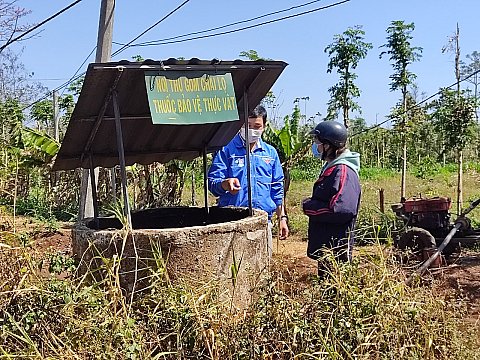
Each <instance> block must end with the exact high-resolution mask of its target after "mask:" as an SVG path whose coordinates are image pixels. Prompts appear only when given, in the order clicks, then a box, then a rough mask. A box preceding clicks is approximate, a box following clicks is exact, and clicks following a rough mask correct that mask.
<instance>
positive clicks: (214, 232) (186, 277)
mask: <svg viewBox="0 0 480 360" xmlns="http://www.w3.org/2000/svg"><path fill="white" fill-rule="evenodd" d="M98 220H99V221H98V226H95V225H94V224H95V223H94V221H93V220H92V219H86V220H85V221H84V222H81V223H79V224H77V226H76V227H75V228H74V229H73V231H72V244H73V252H74V256H75V257H76V258H77V259H78V260H79V264H80V266H79V274H80V275H83V274H86V273H90V274H92V275H93V276H94V277H95V278H97V280H99V279H102V278H104V277H105V274H106V270H105V264H111V263H112V261H111V259H121V261H120V266H119V274H120V276H119V278H120V285H121V287H122V288H123V289H124V290H125V292H126V293H131V292H132V291H135V292H140V291H142V290H144V289H147V288H148V287H149V285H150V283H151V280H152V273H153V272H152V270H154V269H157V270H160V272H162V271H164V274H167V276H168V279H169V280H170V281H172V282H174V283H175V282H179V281H180V282H181V281H186V282H187V283H190V284H198V283H200V284H203V283H206V282H208V281H211V280H214V283H215V282H216V283H217V284H218V285H219V286H220V287H221V289H222V292H223V293H224V294H223V295H230V296H233V294H234V302H235V303H236V304H246V303H248V302H249V300H250V299H251V295H252V291H253V289H254V288H255V285H256V283H257V282H258V279H259V277H260V276H259V275H260V274H261V273H262V272H263V271H264V270H265V269H266V268H267V265H268V260H269V259H268V251H267V229H268V220H267V214H266V213H265V212H264V211H261V210H254V213H253V216H248V210H247V209H244V208H233V207H226V208H219V207H212V208H210V209H209V214H208V216H207V215H206V211H205V209H204V208H196V207H172V208H158V209H148V210H142V211H138V212H135V213H132V227H133V230H132V231H130V232H128V233H127V232H126V231H122V230H121V228H122V224H121V223H120V221H119V220H118V219H115V218H99V219H98ZM234 263H235V264H237V265H236V266H237V269H238V274H237V276H236V277H235V281H232V264H234ZM159 268H162V269H159ZM157 274H158V272H157ZM234 282H235V289H233V283H234ZM223 290H225V291H223Z"/></svg>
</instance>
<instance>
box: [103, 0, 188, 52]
mask: <svg viewBox="0 0 480 360" xmlns="http://www.w3.org/2000/svg"><path fill="white" fill-rule="evenodd" d="M189 1H190V0H185V1H184V2H183V3H181V4H180V5H178V6H177V7H176V8H175V9H173V10H172V11H170V12H169V13H168V14H167V15H165V16H164V17H163V18H161V19H160V20H158V21H157V22H156V23H155V24H153V25H152V26H150V27H149V28H147V29H145V30H144V31H143V32H141V33H140V34H139V35H137V36H136V37H135V38H134V39H132V40H130V41H129V42H128V43H126V44H125V45H123V46H122V47H121V48H120V49H118V50H117V51H115V52H114V53H113V54H112V57H114V56H115V55H118V54H120V53H121V52H122V51H123V50H125V49H126V48H128V47H129V46H130V44H131V43H133V42H134V41H135V40H138V39H139V38H140V37H142V36H143V35H145V34H146V33H147V32H149V31H150V30H152V29H153V28H154V27H155V26H157V25H158V24H160V23H161V22H163V21H164V20H166V19H167V18H169V17H170V16H171V15H172V14H174V13H175V12H177V11H178V10H180V8H182V7H183V6H184V5H185V4H187V3H188V2H189Z"/></svg>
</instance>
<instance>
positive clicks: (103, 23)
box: [78, 0, 115, 220]
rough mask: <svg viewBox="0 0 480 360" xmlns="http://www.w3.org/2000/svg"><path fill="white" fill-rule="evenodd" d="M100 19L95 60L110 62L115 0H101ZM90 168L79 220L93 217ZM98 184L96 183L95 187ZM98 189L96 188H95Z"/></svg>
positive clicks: (85, 171)
mask: <svg viewBox="0 0 480 360" xmlns="http://www.w3.org/2000/svg"><path fill="white" fill-rule="evenodd" d="M101 1H102V3H101V6H100V20H99V22H98V37H97V53H96V56H95V62H97V63H101V62H108V61H110V59H111V57H112V38H113V14H114V10H115V0H101ZM90 179H91V177H90V170H88V169H83V171H82V183H81V188H80V200H79V211H78V220H82V219H84V218H87V217H93V196H92V184H91V182H90ZM95 179H97V181H98V169H95ZM96 187H97V184H95V188H96ZM95 191H96V190H95Z"/></svg>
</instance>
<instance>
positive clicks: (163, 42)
mask: <svg viewBox="0 0 480 360" xmlns="http://www.w3.org/2000/svg"><path fill="white" fill-rule="evenodd" d="M349 1H350V0H343V1H339V2H336V3H333V4H329V5H326V6H322V7H318V8H315V9H312V10H308V11H304V12H300V13H297V14H293V15H288V16H284V17H281V18H278V19H273V20H269V21H265V22H262V23H259V24H254V25H249V26H245V27H242V28H238V29H233V30H228V31H222V32H218V33H215V34H210V35H202V36H194V37H191V38H187V39H181V40H173V41H163V40H154V41H151V42H150V43H148V44H144V45H142V44H138V45H135V46H158V45H168V44H176V43H182V42H186V41H192V40H198V39H205V38H210V37H215V36H220V35H226V34H232V33H235V32H239V31H243V30H248V29H253V28H255V27H259V26H263V25H268V24H272V23H275V22H278V21H282V20H287V19H291V18H294V17H298V16H303V15H307V14H311V13H314V12H317V11H320V10H325V9H328V8H331V7H334V6H338V5H341V4H344V3H347V2H349Z"/></svg>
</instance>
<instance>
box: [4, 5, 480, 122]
mask: <svg viewBox="0 0 480 360" xmlns="http://www.w3.org/2000/svg"><path fill="white" fill-rule="evenodd" d="M72 2H73V0H55V1H52V0H50V1H45V0H43V1H40V0H18V2H17V5H18V6H22V7H25V8H27V9H30V10H31V11H32V13H31V14H30V15H29V16H28V18H27V19H26V20H28V21H29V22H40V21H42V20H44V19H45V18H47V17H48V16H50V15H52V14H53V13H55V12H56V11H58V10H60V9H62V8H63V7H65V6H67V5H69V4H70V3H72ZM100 2H101V1H100V0H83V1H82V2H80V3H79V4H78V5H76V6H75V7H73V8H72V9H70V10H69V11H68V12H66V13H64V14H62V15H60V16H59V17H58V18H56V19H54V20H52V21H51V22H49V23H47V24H46V25H45V26H44V27H43V28H42V29H43V31H42V32H41V33H40V34H39V35H38V36H37V37H35V38H32V39H29V40H27V41H23V42H21V43H19V44H15V45H12V46H11V47H10V48H12V49H13V50H15V51H19V50H21V49H22V48H23V54H22V57H21V60H22V62H23V63H24V65H25V66H26V68H27V69H28V70H29V71H31V72H33V73H34V78H36V79H59V80H41V82H42V83H43V84H44V85H45V86H47V87H48V88H49V89H53V88H55V87H56V86H58V85H60V84H62V83H63V82H64V81H66V80H67V79H68V78H70V77H71V76H72V75H73V74H74V72H75V71H76V70H77V68H78V67H79V66H80V64H81V63H82V62H83V61H84V59H85V57H86V56H87V55H88V54H89V53H90V52H91V50H92V49H93V47H94V46H95V44H96V39H97V27H98V17H99V10H100ZM182 2H183V0H179V1H154V0H150V1H147V0H120V1H117V4H116V10H115V11H116V12H115V22H114V35H113V38H114V41H116V42H119V43H126V42H128V41H130V40H131V39H133V38H134V37H136V36H137V35H138V34H140V33H141V32H142V31H143V30H145V29H146V28H147V27H149V26H150V25H152V24H154V23H155V22H156V21H158V20H159V19H160V18H162V17H163V16H164V15H165V14H167V13H168V12H169V11H171V10H173V9H174V8H175V7H177V6H178V5H179V4H181V3H182ZM306 2H308V1H307V0H277V1H260V0H256V1H253V0H243V1H231V0H208V1H207V0H203V1H202V0H190V1H189V2H188V3H187V4H186V5H185V6H183V7H182V8H181V9H180V10H179V11H178V12H176V13H175V14H173V15H172V16H171V17H169V18H168V19H167V20H166V21H164V22H162V23H161V24H159V25H158V26H157V27H155V28H154V29H153V30H151V31H150V32H148V33H147V34H146V35H144V36H143V37H141V38H140V39H139V40H138V41H139V42H143V41H150V40H157V39H162V38H166V37H171V36H176V35H180V34H184V33H189V32H194V31H200V30H205V29H208V28H211V27H215V26H221V25H224V24H228V23H231V22H235V21H239V20H245V19H249V18H252V17H255V16H259V15H262V14H266V13H269V12H273V11H276V10H281V9H285V8H289V7H291V6H296V5H300V4H303V3H306ZM335 2H336V1H335V0H329V1H326V0H325V1H324V0H322V1H319V2H316V3H314V4H311V5H310V6H307V7H303V8H300V9H296V10H293V11H290V12H288V13H283V14H280V15H275V16H272V17H268V18H265V19H264V21H268V20H271V19H274V18H278V17H281V16H285V15H290V14H294V13H297V12H300V11H305V10H310V9H315V8H318V7H320V6H325V5H328V4H333V3H335ZM478 10H480V2H479V1H478V0H351V1H349V2H347V3H344V4H342V5H339V6H336V7H333V8H329V9H326V10H321V11H317V12H314V13H311V14H307V15H304V16H300V17H296V18H293V19H288V20H284V21H280V22H276V23H273V24H266V25H264V26H260V27H256V28H254V29H249V30H245V31H240V32H237V33H233V34H228V35H223V36H217V37H212V38H208V39H200V40H194V41H189V42H183V43H178V44H169V45H161V46H151V47H135V48H129V49H127V50H125V51H124V52H122V53H121V54H120V55H119V56H117V57H115V58H113V60H115V61H116V60H122V59H128V60H131V57H132V56H134V55H137V54H139V55H142V56H143V57H144V58H151V59H156V60H160V59H167V58H170V57H180V56H181V57H185V58H187V59H188V58H191V57H197V58H200V59H212V58H219V59H223V60H233V59H237V58H239V53H240V52H241V51H244V50H250V49H254V50H256V51H257V52H258V53H259V55H260V56H263V57H267V58H271V59H274V60H283V61H285V62H287V63H289V66H287V68H286V69H285V71H284V72H283V74H282V75H281V77H280V78H279V80H278V81H277V83H276V84H275V86H274V88H273V91H274V93H275V94H276V95H277V97H278V99H279V100H278V104H279V108H278V110H277V111H278V112H277V116H283V115H286V114H288V113H291V111H292V108H293V101H294V99H295V98H297V97H300V98H301V97H309V100H303V101H301V102H300V105H301V109H302V112H304V111H305V109H306V113H307V117H310V116H313V115H314V114H316V113H317V112H320V113H321V114H325V113H326V103H327V101H328V99H329V94H328V88H329V87H331V86H332V85H333V84H335V83H336V82H337V76H336V75H335V74H327V72H326V69H327V63H328V57H327V54H326V53H324V49H325V47H326V46H327V45H328V44H330V43H331V42H332V40H333V36H334V35H335V34H339V33H342V32H343V31H345V30H346V29H347V28H348V27H349V26H354V25H362V26H363V30H365V32H366V38H365V39H366V41H368V42H371V43H372V44H373V46H374V48H373V49H372V50H371V51H370V52H369V54H368V56H367V58H366V59H365V60H363V61H362V62H361V63H360V65H359V67H358V68H357V74H358V80H357V85H358V86H359V87H360V89H361V91H362V95H361V97H360V98H359V100H358V102H359V103H360V106H361V107H362V109H363V117H364V118H365V119H366V120H367V123H369V124H374V123H375V122H376V121H378V122H380V121H383V120H384V118H385V115H387V114H388V113H389V112H390V108H391V107H392V106H394V105H395V103H396V102H397V101H398V99H399V98H400V96H401V95H400V93H398V92H397V93H391V92H390V90H389V82H390V80H389V78H388V77H389V76H390V75H391V73H392V67H391V65H390V63H389V61H388V59H387V58H383V59H379V54H380V52H381V49H379V46H381V45H383V44H385V43H386V32H385V30H386V28H387V27H388V26H389V24H390V22H391V21H392V20H404V21H405V22H414V23H415V26H416V29H415V31H414V32H413V37H414V39H413V41H412V45H414V46H420V47H422V48H423V57H422V59H421V60H420V61H419V62H418V63H415V64H413V65H412V66H411V68H410V69H411V71H412V72H414V73H415V74H417V76H418V77H417V84H418V86H419V90H420V91H421V92H424V93H425V94H426V95H427V96H428V95H431V94H433V93H435V92H437V91H438V89H439V87H442V86H447V85H450V84H452V83H453V82H454V81H455V76H454V55H453V54H452V53H450V54H442V52H441V49H442V47H443V46H444V45H445V44H446V43H447V41H448V38H449V37H450V36H452V35H453V34H454V31H455V28H456V23H457V22H458V23H459V26H460V48H461V57H462V59H465V55H466V54H470V53H472V52H473V51H475V50H480V42H479V40H478V38H479V37H478V16H477V15H478ZM257 22H258V21H257ZM249 24H250V23H249ZM249 24H247V25H249ZM118 47H119V46H118V45H114V47H113V50H114V51H115V49H118ZM94 56H95V55H94V54H93V55H92V56H91V57H90V60H89V62H93V60H94ZM84 68H86V65H85V66H84ZM464 86H467V84H465V85H464ZM305 107H306V108H305Z"/></svg>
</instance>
